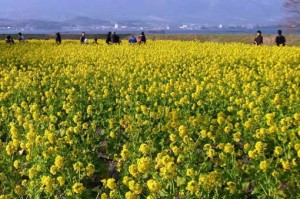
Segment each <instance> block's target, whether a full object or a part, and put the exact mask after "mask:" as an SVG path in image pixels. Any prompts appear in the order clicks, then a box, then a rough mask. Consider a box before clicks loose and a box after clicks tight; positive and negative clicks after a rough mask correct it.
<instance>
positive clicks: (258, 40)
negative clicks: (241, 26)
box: [254, 35, 264, 46]
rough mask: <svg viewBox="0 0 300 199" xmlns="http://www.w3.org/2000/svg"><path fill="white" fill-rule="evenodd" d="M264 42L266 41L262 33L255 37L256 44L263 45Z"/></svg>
mask: <svg viewBox="0 0 300 199" xmlns="http://www.w3.org/2000/svg"><path fill="white" fill-rule="evenodd" d="M263 43H264V38H263V36H261V35H260V36H257V37H255V39H254V44H256V45H258V46H260V45H263Z"/></svg>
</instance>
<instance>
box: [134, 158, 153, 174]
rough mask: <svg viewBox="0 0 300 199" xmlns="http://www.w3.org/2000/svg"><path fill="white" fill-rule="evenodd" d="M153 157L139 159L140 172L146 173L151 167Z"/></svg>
mask: <svg viewBox="0 0 300 199" xmlns="http://www.w3.org/2000/svg"><path fill="white" fill-rule="evenodd" d="M150 164H151V159H150V158H149V157H142V158H140V159H138V161H137V168H138V172H140V173H145V172H147V171H148V170H149V169H150Z"/></svg>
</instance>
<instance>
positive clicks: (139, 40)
mask: <svg viewBox="0 0 300 199" xmlns="http://www.w3.org/2000/svg"><path fill="white" fill-rule="evenodd" d="M128 42H129V43H130V44H135V43H138V44H145V43H146V36H145V33H144V32H141V34H140V35H139V36H138V37H137V38H136V37H135V36H134V35H132V36H131V37H130V38H129V40H128Z"/></svg>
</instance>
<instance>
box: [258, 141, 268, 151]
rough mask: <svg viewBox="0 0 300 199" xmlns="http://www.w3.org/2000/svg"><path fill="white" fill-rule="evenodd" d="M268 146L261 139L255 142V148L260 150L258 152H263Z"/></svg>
mask: <svg viewBox="0 0 300 199" xmlns="http://www.w3.org/2000/svg"><path fill="white" fill-rule="evenodd" d="M265 148H266V144H265V143H263V142H261V141H258V142H256V143H255V150H256V151H257V152H258V153H262V152H263V151H264V150H265Z"/></svg>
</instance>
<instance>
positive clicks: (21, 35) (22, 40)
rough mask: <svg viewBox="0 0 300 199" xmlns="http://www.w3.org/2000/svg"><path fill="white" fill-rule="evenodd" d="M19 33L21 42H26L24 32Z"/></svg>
mask: <svg viewBox="0 0 300 199" xmlns="http://www.w3.org/2000/svg"><path fill="white" fill-rule="evenodd" d="M18 35H19V38H18V40H19V42H25V38H24V36H23V34H22V33H21V32H19V33H18Z"/></svg>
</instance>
